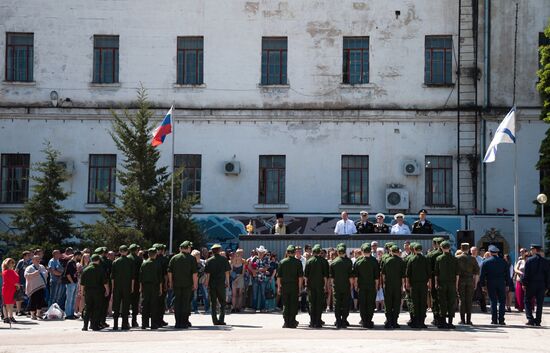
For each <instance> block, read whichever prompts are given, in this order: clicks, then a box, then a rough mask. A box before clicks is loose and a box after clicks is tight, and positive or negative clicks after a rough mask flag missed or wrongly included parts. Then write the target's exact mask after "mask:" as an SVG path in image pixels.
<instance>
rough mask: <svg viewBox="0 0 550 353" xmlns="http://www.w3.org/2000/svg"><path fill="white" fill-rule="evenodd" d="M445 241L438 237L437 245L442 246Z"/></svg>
mask: <svg viewBox="0 0 550 353" xmlns="http://www.w3.org/2000/svg"><path fill="white" fill-rule="evenodd" d="M443 241H445V239H443V238H441V237H438V238H437V243H438V244H440V245H441V243H442V242H443Z"/></svg>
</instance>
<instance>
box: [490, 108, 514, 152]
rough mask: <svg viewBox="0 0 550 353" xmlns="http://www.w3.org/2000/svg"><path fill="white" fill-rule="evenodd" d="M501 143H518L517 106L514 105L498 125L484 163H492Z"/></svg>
mask: <svg viewBox="0 0 550 353" xmlns="http://www.w3.org/2000/svg"><path fill="white" fill-rule="evenodd" d="M499 143H516V107H515V106H514V107H512V109H511V110H510V112H509V113H508V114H506V116H505V117H504V120H502V122H501V123H500V125H499V126H498V129H497V131H496V132H495V136H494V137H493V141H491V144H490V145H489V148H488V149H487V153H486V154H485V158H483V162H484V163H492V162H494V161H495V159H496V156H497V146H498V144H499Z"/></svg>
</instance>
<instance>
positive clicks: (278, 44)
mask: <svg viewBox="0 0 550 353" xmlns="http://www.w3.org/2000/svg"><path fill="white" fill-rule="evenodd" d="M286 56H287V38H286V37H263V38H262V85H286V84H287V77H286Z"/></svg>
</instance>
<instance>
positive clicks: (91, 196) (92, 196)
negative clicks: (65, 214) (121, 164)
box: [87, 153, 117, 205]
mask: <svg viewBox="0 0 550 353" xmlns="http://www.w3.org/2000/svg"><path fill="white" fill-rule="evenodd" d="M93 157H114V162H115V163H114V165H112V166H99V165H93V164H92V158H93ZM93 168H94V169H97V170H99V169H109V178H108V181H109V182H108V183H107V186H108V190H100V189H99V188H97V186H98V182H99V175H100V173H99V172H96V174H95V179H94V187H95V188H94V189H92V184H91V182H92V169H93ZM116 169H117V155H116V154H115V153H91V154H89V155H88V197H87V203H88V204H90V205H96V204H105V203H104V202H102V201H101V200H99V198H98V191H101V192H107V193H108V194H110V201H111V202H115V196H116ZM111 187H112V189H111Z"/></svg>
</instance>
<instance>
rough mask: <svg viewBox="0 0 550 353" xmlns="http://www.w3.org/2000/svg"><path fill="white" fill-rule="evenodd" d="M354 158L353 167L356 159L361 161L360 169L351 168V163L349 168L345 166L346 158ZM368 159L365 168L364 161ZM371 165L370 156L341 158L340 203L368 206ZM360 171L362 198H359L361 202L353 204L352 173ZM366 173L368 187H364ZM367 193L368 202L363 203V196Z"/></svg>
mask: <svg viewBox="0 0 550 353" xmlns="http://www.w3.org/2000/svg"><path fill="white" fill-rule="evenodd" d="M350 157H351V158H352V159H353V162H354V163H353V165H355V164H356V163H357V162H356V159H359V167H355V166H353V167H350V166H349V165H350V163H349V162H348V164H347V166H344V159H345V158H350ZM365 158H366V167H364V166H363V159H365ZM369 164H370V158H369V155H352V154H343V155H342V156H341V158H340V202H341V204H342V205H368V204H369V197H370V194H369V184H370V183H369V177H370V175H369V169H370V168H369ZM357 170H358V171H359V173H360V178H359V182H360V186H359V188H360V191H359V193H360V196H359V202H352V201H351V197H350V195H351V191H350V187H349V186H350V182H349V181H350V171H357ZM365 171H366V173H367V177H366V178H367V185H366V187H365V186H364V185H363V173H364V172H365ZM344 173H346V180H347V182H346V185H347V189H346V190H344V183H343V180H344ZM365 193H366V200H365V202H363V195H364V194H365Z"/></svg>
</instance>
